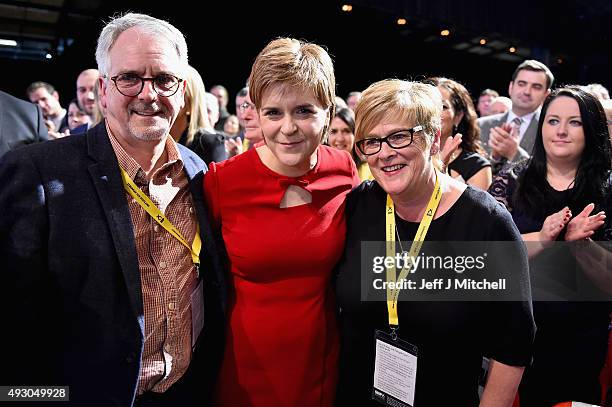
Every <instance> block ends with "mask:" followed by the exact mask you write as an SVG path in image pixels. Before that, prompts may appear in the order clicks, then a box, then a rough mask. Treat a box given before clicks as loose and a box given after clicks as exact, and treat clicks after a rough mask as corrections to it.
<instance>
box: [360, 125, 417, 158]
mask: <svg viewBox="0 0 612 407" xmlns="http://www.w3.org/2000/svg"><path fill="white" fill-rule="evenodd" d="M422 130H423V126H420V125H419V126H414V127H413V128H411V129H402V130H398V131H396V132H395V133H393V134H389V135H388V136H386V137H382V138H378V137H372V138H365V139H363V140H359V141H358V142H357V148H358V149H359V151H360V152H361V154H363V155H374V154H377V153H378V152H379V151H380V150H381V148H382V143H387V145H389V147H391V148H392V149H394V150H398V149H400V148H406V147H408V146H409V145H410V144H412V140H413V138H414V133H416V132H418V131H422Z"/></svg>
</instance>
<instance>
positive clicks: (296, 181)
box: [278, 178, 310, 189]
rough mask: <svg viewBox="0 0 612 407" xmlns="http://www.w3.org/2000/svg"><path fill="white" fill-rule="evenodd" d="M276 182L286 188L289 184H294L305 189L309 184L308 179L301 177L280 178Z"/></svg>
mask: <svg viewBox="0 0 612 407" xmlns="http://www.w3.org/2000/svg"><path fill="white" fill-rule="evenodd" d="M278 184H279V185H280V186H281V187H282V188H288V187H289V185H294V186H296V187H300V188H304V189H306V187H307V186H308V185H309V184H310V181H308V180H307V179H301V178H280V179H279V180H278Z"/></svg>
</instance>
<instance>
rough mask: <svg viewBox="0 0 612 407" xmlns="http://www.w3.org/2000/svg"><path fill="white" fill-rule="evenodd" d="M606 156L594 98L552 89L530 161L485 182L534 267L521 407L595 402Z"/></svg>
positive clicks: (603, 340) (606, 282)
mask: <svg viewBox="0 0 612 407" xmlns="http://www.w3.org/2000/svg"><path fill="white" fill-rule="evenodd" d="M610 150H611V147H610V139H609V137H608V132H607V128H606V118H605V114H604V111H603V108H602V106H601V104H600V103H599V102H598V101H597V99H595V98H594V97H593V96H592V95H590V94H588V93H587V92H584V91H583V90H581V89H580V88H578V87H574V86H570V87H565V88H561V89H557V90H555V91H554V92H552V93H551V94H550V95H549V96H548V98H547V99H546V100H545V102H544V104H543V107H542V113H541V115H540V121H539V124H538V132H537V135H536V141H535V146H534V150H533V155H532V158H531V159H530V160H529V161H526V162H523V163H519V164H517V165H516V166H514V167H513V168H511V169H510V170H508V171H507V172H504V173H502V174H500V175H499V176H498V177H496V179H495V180H494V182H493V184H492V185H491V188H490V192H491V193H492V194H493V196H494V197H496V198H497V199H498V201H501V202H503V203H504V204H505V205H506V207H507V208H508V210H509V211H510V212H511V213H512V217H513V219H514V221H515V223H516V225H517V226H518V228H519V230H520V232H521V234H522V236H523V240H525V241H526V242H527V247H528V251H529V257H530V259H531V261H532V265H531V267H530V272H531V280H532V287H533V293H534V317H535V320H536V325H537V327H538V330H537V334H536V341H535V351H534V358H533V364H532V366H531V367H529V368H528V369H527V370H526V371H525V375H524V377H523V381H522V384H521V406H522V407H525V406H527V407H529V406H550V405H553V404H555V403H559V402H564V401H572V400H573V401H580V402H587V403H591V404H599V403H600V396H601V390H600V388H599V382H598V376H599V372H600V371H601V368H602V367H603V364H604V359H605V354H606V349H607V338H608V325H609V313H610V310H611V307H610V302H609V301H608V299H609V297H610V292H612V283H611V281H612V272H611V270H610V268H609V267H606V263H607V262H609V261H610V252H609V251H608V250H606V249H604V247H602V244H603V245H605V243H601V242H603V241H610V240H612V223H611V222H610V220H609V219H607V218H606V216H605V212H610V211H612V200H611V198H610V190H611V187H612V185H611V178H610V174H611V170H612V166H611V155H610V154H611V153H610ZM557 240H558V241H566V242H573V243H569V244H563V243H557V244H553V242H554V241H557ZM596 242H599V244H598V243H596Z"/></svg>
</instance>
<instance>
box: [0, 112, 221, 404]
mask: <svg viewBox="0 0 612 407" xmlns="http://www.w3.org/2000/svg"><path fill="white" fill-rule="evenodd" d="M178 148H179V151H180V153H181V156H182V158H183V161H184V168H185V172H186V174H187V176H188V177H189V178H190V180H191V185H192V187H191V192H192V196H193V199H194V203H195V206H196V210H197V214H198V220H199V223H200V233H201V237H202V243H203V245H202V253H201V255H200V258H201V260H202V265H201V273H200V274H201V276H202V278H203V279H204V284H203V287H204V299H205V304H204V306H205V316H204V319H205V322H204V330H203V332H202V335H201V336H200V342H199V344H198V345H197V348H196V351H195V353H194V358H193V359H192V364H191V367H192V368H193V369H194V371H196V372H197V375H198V378H199V380H198V385H199V387H198V389H197V391H198V392H199V393H198V394H199V395H201V396H202V397H204V398H205V397H208V396H209V395H210V391H211V389H212V388H213V386H214V381H215V380H216V375H217V370H218V367H219V364H220V360H221V356H222V353H223V333H224V325H225V316H224V315H225V303H226V292H225V279H224V276H223V274H222V272H221V270H222V266H221V263H220V259H219V255H218V253H219V250H218V249H217V246H216V243H215V239H213V235H212V230H211V227H210V224H209V221H208V217H207V209H206V206H205V201H204V198H203V191H202V175H203V172H204V171H205V170H206V166H205V164H204V163H203V162H202V160H200V158H198V157H197V156H196V155H195V154H193V153H192V152H190V151H189V150H188V149H186V148H184V147H182V146H178ZM0 185H2V187H1V188H0V208H2V211H1V212H0V259H2V260H1V262H2V263H1V266H0V294H1V295H0V297H1V299H0V304H2V307H1V308H0V309H1V310H2V311H1V312H2V313H3V314H4V315H3V318H2V320H3V322H4V325H3V329H2V332H3V333H2V334H1V335H0V336H1V337H2V342H5V343H3V344H2V349H3V350H4V352H5V355H6V358H3V359H4V360H3V366H2V369H0V371H1V372H2V373H0V383H1V384H4V385H7V384H16V385H23V384H30V385H35V384H46V385H50V384H56V385H68V386H70V399H71V402H72V403H71V404H72V405H87V406H94V405H95V406H98V405H99V406H129V405H131V404H132V403H133V400H134V397H135V392H136V386H137V381H138V373H139V366H140V361H141V355H142V349H143V342H144V311H143V304H142V294H141V288H140V271H139V268H138V257H137V254H136V245H135V241H134V235H133V231H132V230H133V229H132V222H131V217H130V212H129V208H128V205H127V200H126V198H125V192H124V189H123V184H122V181H121V176H120V172H119V166H118V162H117V158H116V156H115V154H114V151H113V149H112V146H111V144H110V141H109V139H108V136H107V133H106V127H105V125H104V123H101V124H100V125H98V126H96V127H94V128H92V129H90V130H89V131H88V132H87V134H86V135H85V136H82V137H78V136H77V137H75V136H72V137H66V138H63V139H60V140H57V141H53V142H48V143H41V144H37V145H33V146H29V147H26V148H22V149H18V150H14V151H11V152H9V153H7V154H6V155H5V156H4V157H3V158H2V159H0Z"/></svg>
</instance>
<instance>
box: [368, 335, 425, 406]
mask: <svg viewBox="0 0 612 407" xmlns="http://www.w3.org/2000/svg"><path fill="white" fill-rule="evenodd" d="M375 342H376V358H375V359H374V386H373V387H374V388H373V389H372V399H373V400H375V401H377V402H379V403H381V404H383V405H385V406H393V407H413V406H414V393H415V385H416V372H417V356H418V349H417V347H416V346H414V345H412V344H410V343H408V342H406V341H403V340H401V339H399V338H398V337H397V336H394V337H392V336H391V335H389V334H387V333H385V332H382V331H376V334H375Z"/></svg>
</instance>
